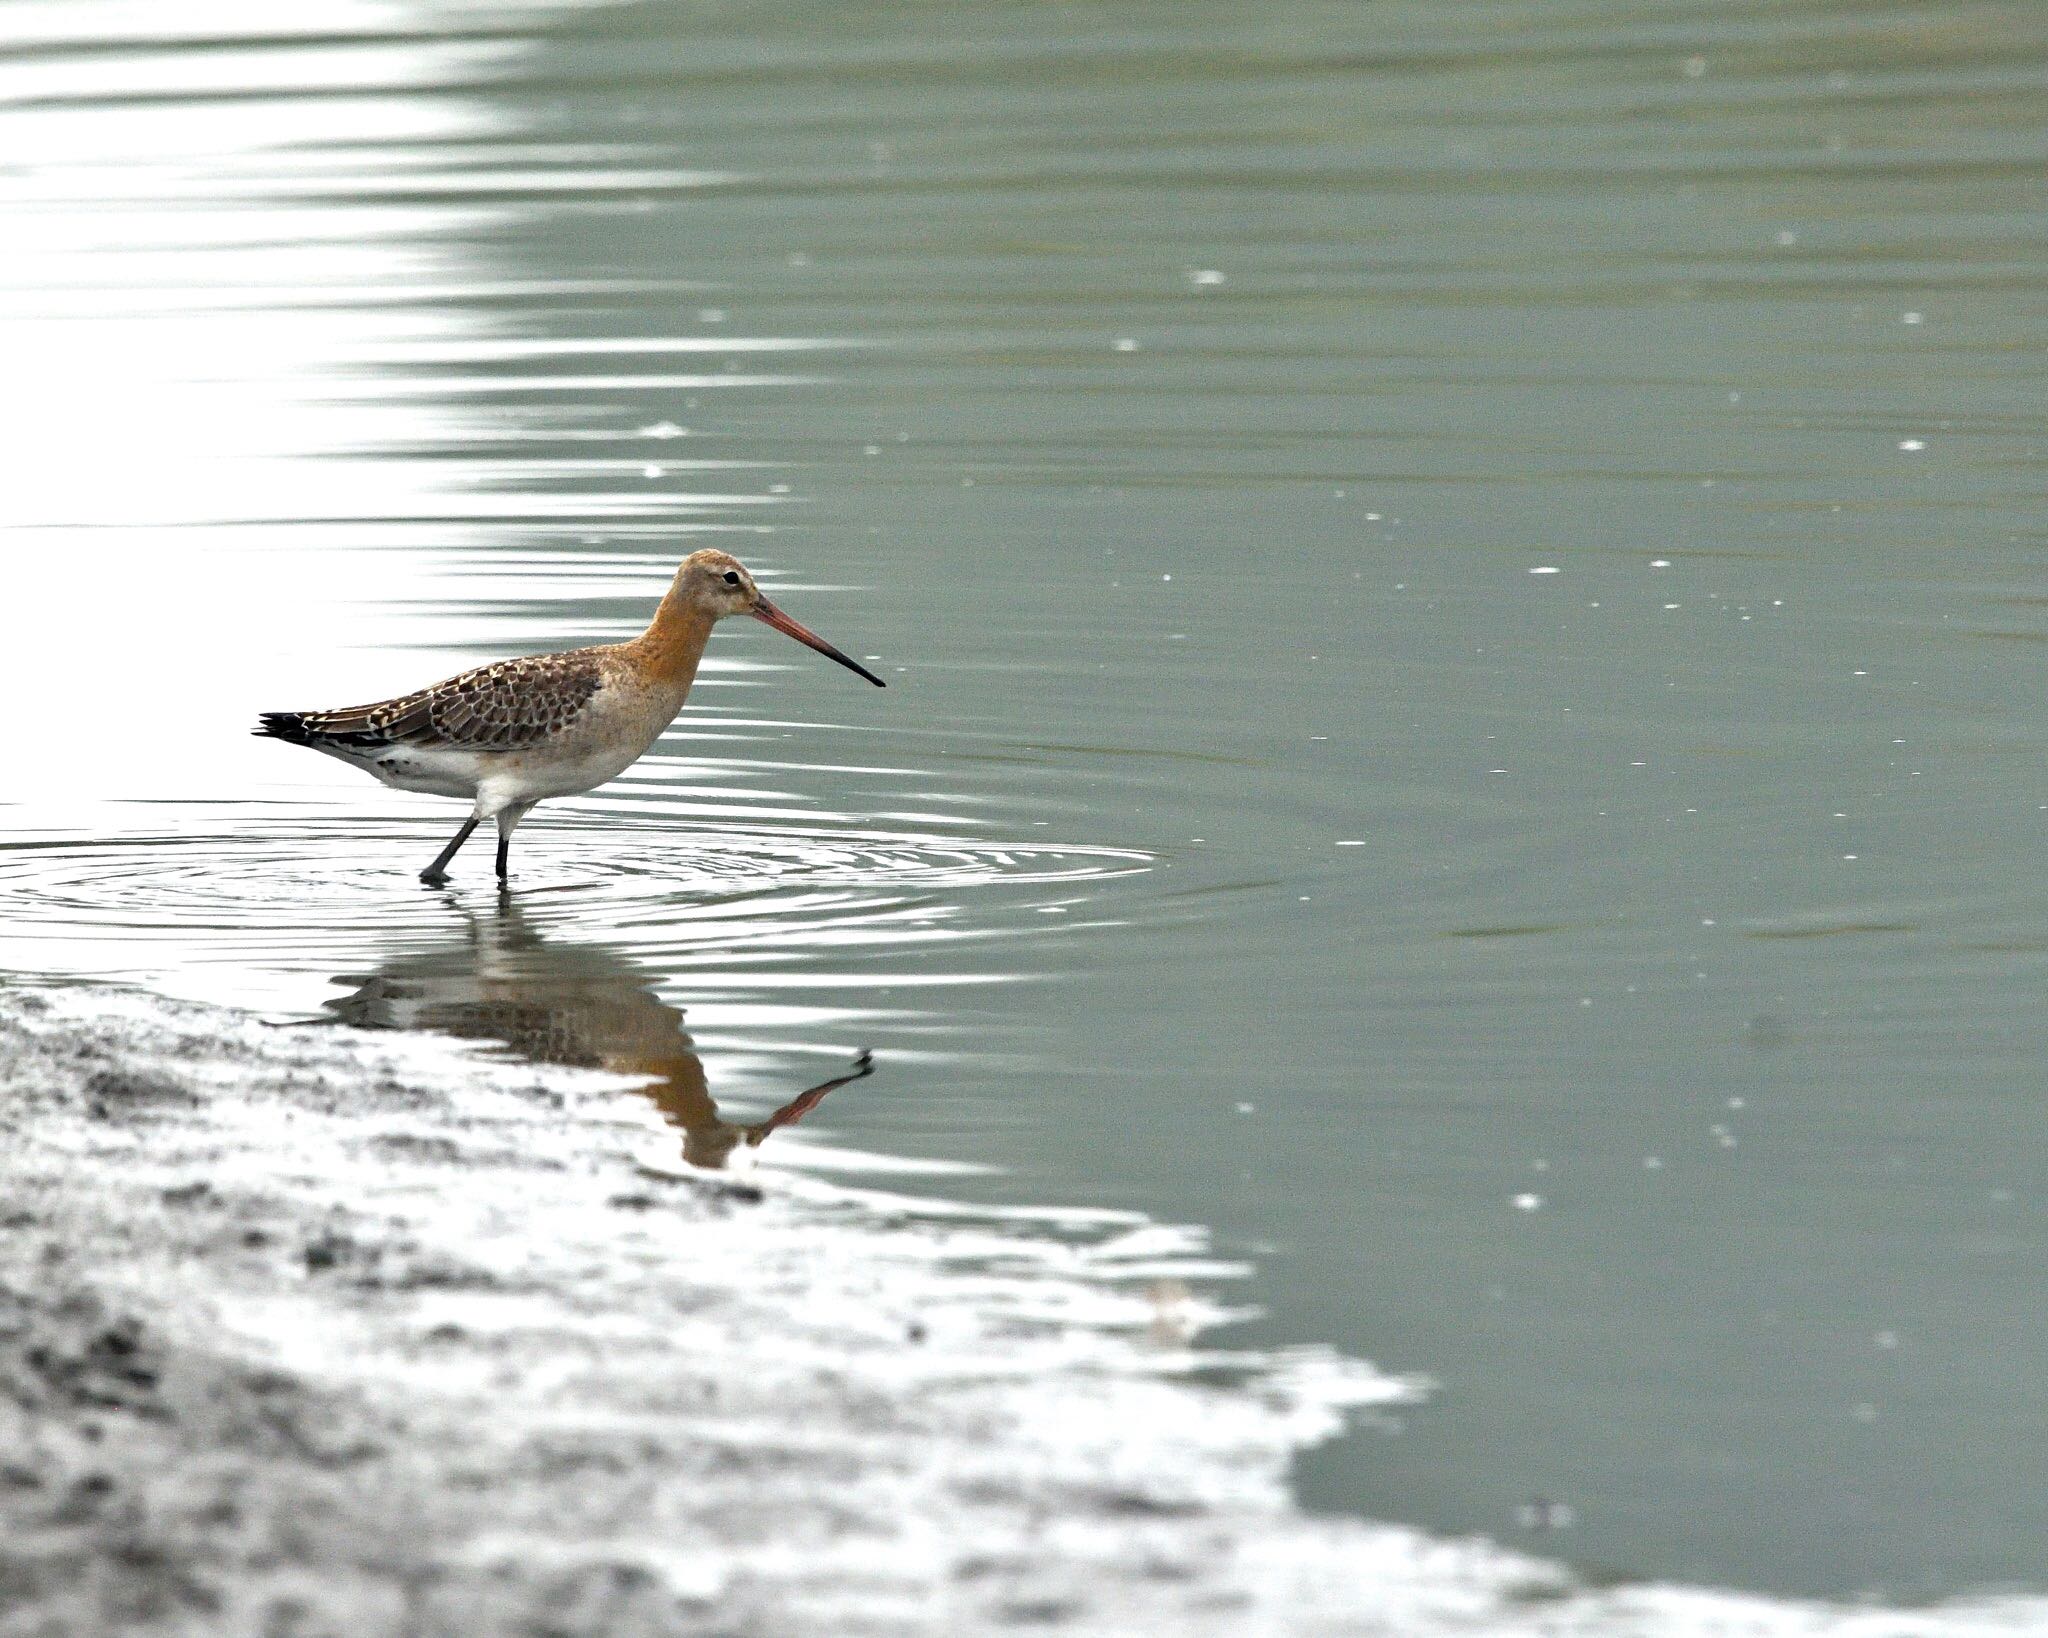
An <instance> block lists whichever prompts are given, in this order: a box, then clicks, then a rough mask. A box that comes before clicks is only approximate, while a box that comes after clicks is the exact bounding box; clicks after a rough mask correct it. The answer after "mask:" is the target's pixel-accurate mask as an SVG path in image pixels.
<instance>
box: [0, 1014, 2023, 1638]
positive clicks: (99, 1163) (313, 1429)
mask: <svg viewBox="0 0 2048 1638" xmlns="http://www.w3.org/2000/svg"><path fill="white" fill-rule="evenodd" d="M0 1139H4V1141H0V1638H27V1635H35V1638H58V1635H67V1638H68V1635H74V1634H75V1635H80V1638H83V1635H86V1634H104V1633H110V1632H122V1633H146V1634H157V1633H164V1634H194V1635H197V1634H207V1635H225V1638H235V1635H242V1634H249V1635H256V1634H262V1635H266V1638H270V1635H276V1638H285V1635H292V1638H313V1635H328V1634H331V1635H336V1638H340V1635H348V1638H385V1635H390V1638H399V1635H405V1638H439V1635H449V1638H454V1635H463V1638H481V1635H485V1634H491V1635H499V1634H534V1635H540V1634H586V1633H603V1634H606V1635H609V1638H636V1635H640V1634H657V1633H732V1634H751V1633H761V1634H770V1633H826V1632H829V1633H834V1634H863V1633H876V1634H881V1633H890V1634H903V1633H912V1634H915V1633H927V1632H929V1633H976V1632H1009V1631H1060V1632H1081V1633H1119V1634H1130V1633H1137V1632H1154V1631H1156V1632H1175V1633H1196V1634H1203V1633H1217V1634H1224V1633H1229V1634H1240V1633H1253V1634H1257V1633H1283V1632H1284V1633H1290V1634H1292V1633H1307V1634H1317V1633H1396V1632H1398V1633H1429V1632H1436V1631H1451V1630H1456V1631H1466V1632H1469V1631H1486V1632H1529V1633H1537V1632H1550V1633H1564V1632H1588V1633H1590V1632H1624V1631H1644V1630H1675V1628H1674V1625H1673V1623H1674V1620H1677V1622H1678V1625H1679V1626H1682V1627H1684V1629H1685V1630H1699V1631H1709V1630H1711V1631H1715V1632H1730V1633H1732V1632H1788V1631H1799V1632H1807V1631H1812V1632H1819V1631H1830V1632H1843V1633H1848V1632H1852V1631H1853V1632H1857V1633H1865V1632H1868V1633H1872V1634H1874V1633H1876V1632H1878V1631H1883V1632H1886V1633H1893V1634H1896V1633H1905V1632H1909V1631H1913V1630H1918V1629H1917V1628H1916V1627H1914V1626H1913V1625H1912V1624H1911V1621H1912V1620H1913V1619H1915V1618H1906V1620H1907V1622H1908V1624H1903V1625H1902V1624H1900V1619H1901V1618H1897V1617H1881V1616H1874V1615H1873V1616H1866V1615H1862V1614H1856V1613H1853V1612H1844V1611H1830V1610H1825V1609H1821V1608H1818V1607H1808V1606H1789V1605H1780V1604H1772V1603H1770V1602H1768V1601H1761V1600H1745V1599H1732V1598H1727V1597H1724V1596H1721V1595H1715V1594H1691V1593H1682V1592H1676V1591H1660V1590H1657V1589H1645V1590H1641V1591H1636V1592H1612V1591H1610V1592H1601V1591H1594V1590H1588V1589H1585V1588H1582V1587H1580V1586H1579V1585H1577V1584H1575V1583H1574V1582H1572V1581H1571V1580H1570V1579H1569V1578H1567V1577H1566V1576H1565V1575H1564V1574H1563V1573H1562V1572H1560V1571H1557V1570H1555V1569H1552V1568H1550V1567H1548V1566H1545V1565H1543V1564H1540V1563H1538V1562H1535V1561H1532V1560H1529V1559H1526V1558H1521V1557H1518V1556H1515V1555H1511V1554H1508V1553H1505V1552H1502V1551H1500V1550H1498V1549H1495V1548H1493V1547H1491V1546H1489V1545H1487V1544H1485V1543H1479V1542H1472V1543H1446V1542H1438V1541H1431V1540H1428V1539H1427V1538H1424V1537H1421V1536H1419V1535H1417V1534H1415V1533H1413V1532H1409V1531H1405V1530H1397V1529H1391V1528H1385V1527H1377V1526H1370V1525H1362V1524H1359V1523H1356V1522H1355V1521H1326V1520H1317V1519H1311V1518H1307V1517H1304V1516H1303V1515H1301V1514H1300V1513H1299V1512H1298V1511H1297V1510H1296V1509H1295V1507H1294V1506H1293V1504H1292V1502H1291V1501H1290V1500H1289V1497H1288V1492H1287V1486H1286V1473H1287V1465H1288V1462H1289V1460H1290V1458H1291V1456H1292V1455H1293V1453H1294V1452H1295V1451H1296V1450H1297V1449H1299V1448H1300V1447H1301V1446H1302V1445H1304V1444H1306V1443H1310V1442H1313V1441H1314V1440H1316V1439H1319V1438H1322V1437H1326V1436H1327V1435H1328V1434H1329V1433H1330V1432H1332V1431H1333V1430H1334V1429H1335V1428H1336V1427H1337V1426H1338V1425H1339V1423H1340V1420H1341V1418H1342V1416H1343V1415H1344V1414H1345V1413H1346V1411H1345V1408H1346V1407H1347V1406H1349V1407H1351V1413H1352V1414H1356V1413H1357V1409H1358V1407H1360V1406H1362V1405H1371V1404H1372V1403H1374V1402H1378V1403H1379V1404H1381V1405H1383V1406H1393V1405H1395V1404H1397V1403H1398V1401H1399V1400H1400V1399H1402V1398H1403V1397H1404V1395H1405V1393H1406V1391H1407V1390H1406V1389H1405V1388H1404V1386H1403V1385H1402V1384H1399V1383H1395V1382H1392V1381H1390V1380H1388V1379H1386V1378H1382V1377H1378V1376H1375V1375H1374V1374H1373V1373H1371V1372H1370V1371H1369V1370H1367V1369H1366V1368H1365V1367H1362V1366H1349V1365H1347V1364H1346V1363H1345V1362H1343V1361H1340V1360H1337V1359H1334V1358H1332V1357H1329V1356H1326V1355H1320V1354H1302V1355H1290V1356H1279V1357H1276V1356H1258V1357H1253V1356H1245V1355H1232V1354H1228V1353H1224V1352H1219V1351H1205V1350H1203V1349H1202V1348H1201V1347H1199V1346H1198V1345H1191V1342H1190V1338H1191V1336H1192V1334H1193V1333H1194V1332H1196V1331H1197V1330H1199V1328H1200V1323H1201V1319H1202V1317H1203V1314H1204V1312H1207V1310H1204V1308H1203V1299H1201V1298H1200V1297H1193V1298H1190V1297H1188V1296H1187V1286H1186V1285H1185V1284H1184V1283H1183V1281H1182V1279H1181V1276H1180V1275H1179V1274H1175V1272H1174V1271H1175V1270H1180V1271H1181V1274H1184V1275H1185V1276H1186V1277H1187V1280H1188V1281H1191V1282H1193V1284H1194V1285H1195V1286H1196V1287H1199V1286H1200V1284H1201V1279H1200V1270H1201V1269H1202V1268H1203V1267H1205V1266H1213V1259H1212V1254H1211V1253H1209V1252H1208V1250H1207V1248H1206V1247H1204V1246H1203V1245H1202V1244H1201V1243H1200V1240H1199V1237H1198V1236H1193V1235H1191V1234H1189V1233H1188V1232H1186V1231H1179V1230H1172V1229H1169V1228H1166V1227H1163V1226H1161V1225H1148V1224H1144V1223H1142V1222H1140V1221H1137V1220H1134V1219H1120V1218H1116V1217H1114V1216H1112V1215H1106V1214H1099V1215H1096V1216H1093V1217H1085V1218H1084V1217H1073V1218H1061V1217H1059V1216H1057V1215H1048V1216H1047V1217H1046V1218H1045V1219H1044V1220H1043V1221H1042V1222H1039V1223H1036V1224H1031V1223H1021V1224H1020V1223H1007V1224H996V1223H993V1222H991V1221H989V1220H986V1219H983V1218H977V1217H976V1216H975V1215H974V1214H973V1213H972V1212H968V1211H964V1210H960V1209H957V1208H951V1209H949V1208H942V1207H939V1206H937V1205H934V1204H932V1203H927V1202H917V1201H913V1200H908V1199H904V1198H901V1197H895V1196H885V1195H879V1194H875V1193H872V1192H867V1193H863V1192H861V1191H854V1190H846V1189H841V1188H835V1187H831V1186H827V1185H824V1184H820V1183H817V1182H815V1181H814V1180H810V1179H806V1178H803V1177H800V1176H785V1175H780V1174H776V1175H769V1174H762V1175H761V1176H759V1177H758V1178H757V1179H746V1178H735V1177H732V1176H729V1175H726V1174H711V1173H703V1172H696V1171H693V1170H691V1169H690V1168H688V1167H685V1166H683V1165H682V1164H681V1163H680V1161H679V1158H678V1157H677V1156H676V1155H675V1149H676V1145H677V1136H676V1133H675V1132H674V1130H673V1129H672V1128H669V1127H666V1126H664V1125H663V1124H662V1123H661V1121H660V1119H659V1116H658V1114H657V1113H656V1112H654V1111H653V1110H652V1109H651V1107H650V1106H649V1105H648V1104H647V1102H646V1101H645V1100H643V1099H640V1098H638V1097H636V1096H635V1095H634V1094H633V1093H632V1092H631V1091H630V1089H629V1087H628V1084H627V1083H626V1081H625V1080H624V1079H623V1078H621V1077H614V1076H606V1075H601V1074H595V1073H585V1072H579V1071H574V1070H567V1069H560V1068H554V1067H548V1068H540V1069H535V1068H531V1067H520V1066H512V1065H506V1064H502V1063H482V1062H479V1061H478V1060H477V1059H476V1058H475V1056H474V1055H473V1053H470V1052H466V1051H465V1050H463V1049H462V1048H460V1047H459V1046H457V1045H456V1044H454V1043H449V1042H443V1041H436V1040H432V1039H420V1038H413V1037H396V1036H389V1035H377V1034H369V1033H365V1032H362V1031H358V1030H355V1029H352V1028H347V1027H342V1026H335V1027H329V1028H318V1027H288V1028H273V1027H270V1026H268V1025H266V1024H264V1023H262V1022H260V1021H257V1020H255V1019H252V1018H249V1017H246V1016H243V1015H239V1014H236V1013H232V1012H226V1011H222V1010H219V1009H214V1008H207V1007H200V1006H195V1005H188V1004H183V1003H169V1002H164V1001H160V1000H157V999H154V998H152V997H148V996H145V995H140V994H135V993H124V992H112V991H106V990H91V989H37V988H23V987H16V988H11V989H0ZM1205 1259H1211V1260H1210V1261H1209V1262H1205V1261H1204V1260H1205ZM1162 1293H1165V1294H1167V1295H1166V1296H1164V1297H1163V1296H1162ZM1169 1300H1170V1301H1171V1302H1174V1303H1184V1304H1186V1305H1187V1306H1188V1314H1187V1316H1186V1319H1185V1323H1184V1324H1182V1323H1180V1322H1178V1321H1176V1320H1175V1317H1174V1316H1173V1315H1172V1314H1170V1313H1164V1312H1162V1309H1161V1304H1162V1301H1169ZM1689 1611H1690V1612H1693V1613H1696V1614H1697V1615H1699V1617H1700V1618H1701V1620H1702V1621H1703V1622H1705V1623H1706V1624H1687V1621H1686V1620H1679V1619H1678V1618H1680V1617H1686V1616H1687V1612H1689ZM2033 1613H2034V1614H2036V1615H2038V1613H2039V1612H2038V1610H2035V1611H2034V1612H2033ZM2028 1618H2029V1615H2028V1611H2027V1610H2026V1609H2025V1608H2023V1607H2021V1606H2018V1605H2014V1606H2009V1607H2003V1608H1998V1607H1992V1606H1985V1607H1983V1608H1982V1609H1981V1610H1979V1611H1977V1612H1975V1613H1974V1614H1972V1613H1969V1612H1961V1613H1958V1612H1951V1613H1950V1614H1948V1615H1944V1616H1942V1617H1941V1618H1940V1619H1939V1623H1938V1630H1942V1631H1965V1630H1971V1631H1974V1630H1982V1631H2007V1632H2010V1631H2023V1630H2027V1628H2026V1626H2025V1625H2022V1624H2020V1623H2022V1622H2024V1621H2026V1620H2027V1619H2028ZM1866 1622H1881V1623H1883V1624H1881V1625H1876V1624H1872V1625H1866ZM1928 1630H1936V1628H1932V1627H1931V1628H1929V1629H1928Z"/></svg>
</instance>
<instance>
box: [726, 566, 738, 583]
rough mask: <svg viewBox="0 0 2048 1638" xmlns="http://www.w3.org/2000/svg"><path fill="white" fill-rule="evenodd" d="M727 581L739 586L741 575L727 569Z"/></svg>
mask: <svg viewBox="0 0 2048 1638" xmlns="http://www.w3.org/2000/svg"><path fill="white" fill-rule="evenodd" d="M725 583H726V584H727V585H728V586H737V585H738V584H739V583H740V577H739V576H738V575H736V574H734V573H733V571H732V570H730V569H727V570H726V571H725Z"/></svg>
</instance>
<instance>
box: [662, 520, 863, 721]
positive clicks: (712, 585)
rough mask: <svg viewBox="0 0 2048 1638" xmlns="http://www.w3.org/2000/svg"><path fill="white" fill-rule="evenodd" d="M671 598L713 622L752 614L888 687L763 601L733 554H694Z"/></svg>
mask: <svg viewBox="0 0 2048 1638" xmlns="http://www.w3.org/2000/svg"><path fill="white" fill-rule="evenodd" d="M669 597H670V598H671V599H672V600H674V601H676V602H680V603H682V604H683V605H685V606H686V607H688V608H692V609H696V610H698V611H700V612H701V613H703V614H705V615H708V616H709V617H710V618H711V619H713V620H723V619H724V618H725V617H726V616H727V615H729V614H751V615H752V616H753V617H754V618H755V619H756V620H759V621H760V622H761V623H762V624H763V625H768V626H773V627H774V628H775V629H776V630H777V631H780V632H784V633H786V634H787V635H789V636H791V637H794V638H795V639H796V640H797V641H798V642H800V643H802V644H804V645H805V646H807V647H810V648H814V649H816V650H817V651H818V652H819V653H820V654H822V655H824V656H825V657H826V658H827V659H829V660H837V661H838V662H839V663H840V664H841V665H843V666H845V667H846V669H847V670H849V671H856V672H858V673H860V675H861V676H863V677H865V678H867V680H868V681H869V682H871V683H873V684H874V685H875V686H876V687H877V688H886V687H888V686H889V685H888V684H887V683H885V682H883V681H882V679H881V678H880V677H878V676H876V675H875V674H874V673H873V672H872V671H870V670H869V669H868V668H867V667H866V666H864V665H862V664H861V663H860V662H859V661H857V660H853V659H849V658H848V657H847V656H846V655H844V654H842V653H840V652H839V650H838V649H836V648H834V647H833V646H832V645H831V644H830V643H828V642H826V641H825V639H824V638H822V637H820V636H819V635H818V634H817V633H816V632H815V631H812V630H811V629H810V628H809V627H807V626H803V625H800V624H798V623H797V622H796V621H794V620H792V619H791V618H790V617H789V616H788V615H786V614H784V613H783V612H782V610H780V609H779V608H777V607H776V606H775V605H774V604H773V603H771V602H769V601H768V599H767V598H765V597H763V596H762V595H761V588H760V587H759V586H757V585H755V584H754V577H753V576H752V575H751V574H749V573H748V572H747V566H746V565H745V564H744V563H742V562H741V561H740V560H739V559H738V558H736V557H734V556H733V555H732V554H731V553H730V552H720V551H709V550H707V551H702V552H692V553H691V554H690V555H689V556H688V557H686V558H684V559H683V563H682V567H681V568H679V569H677V570H676V579H675V585H674V586H672V587H671V588H670V590H669Z"/></svg>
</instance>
